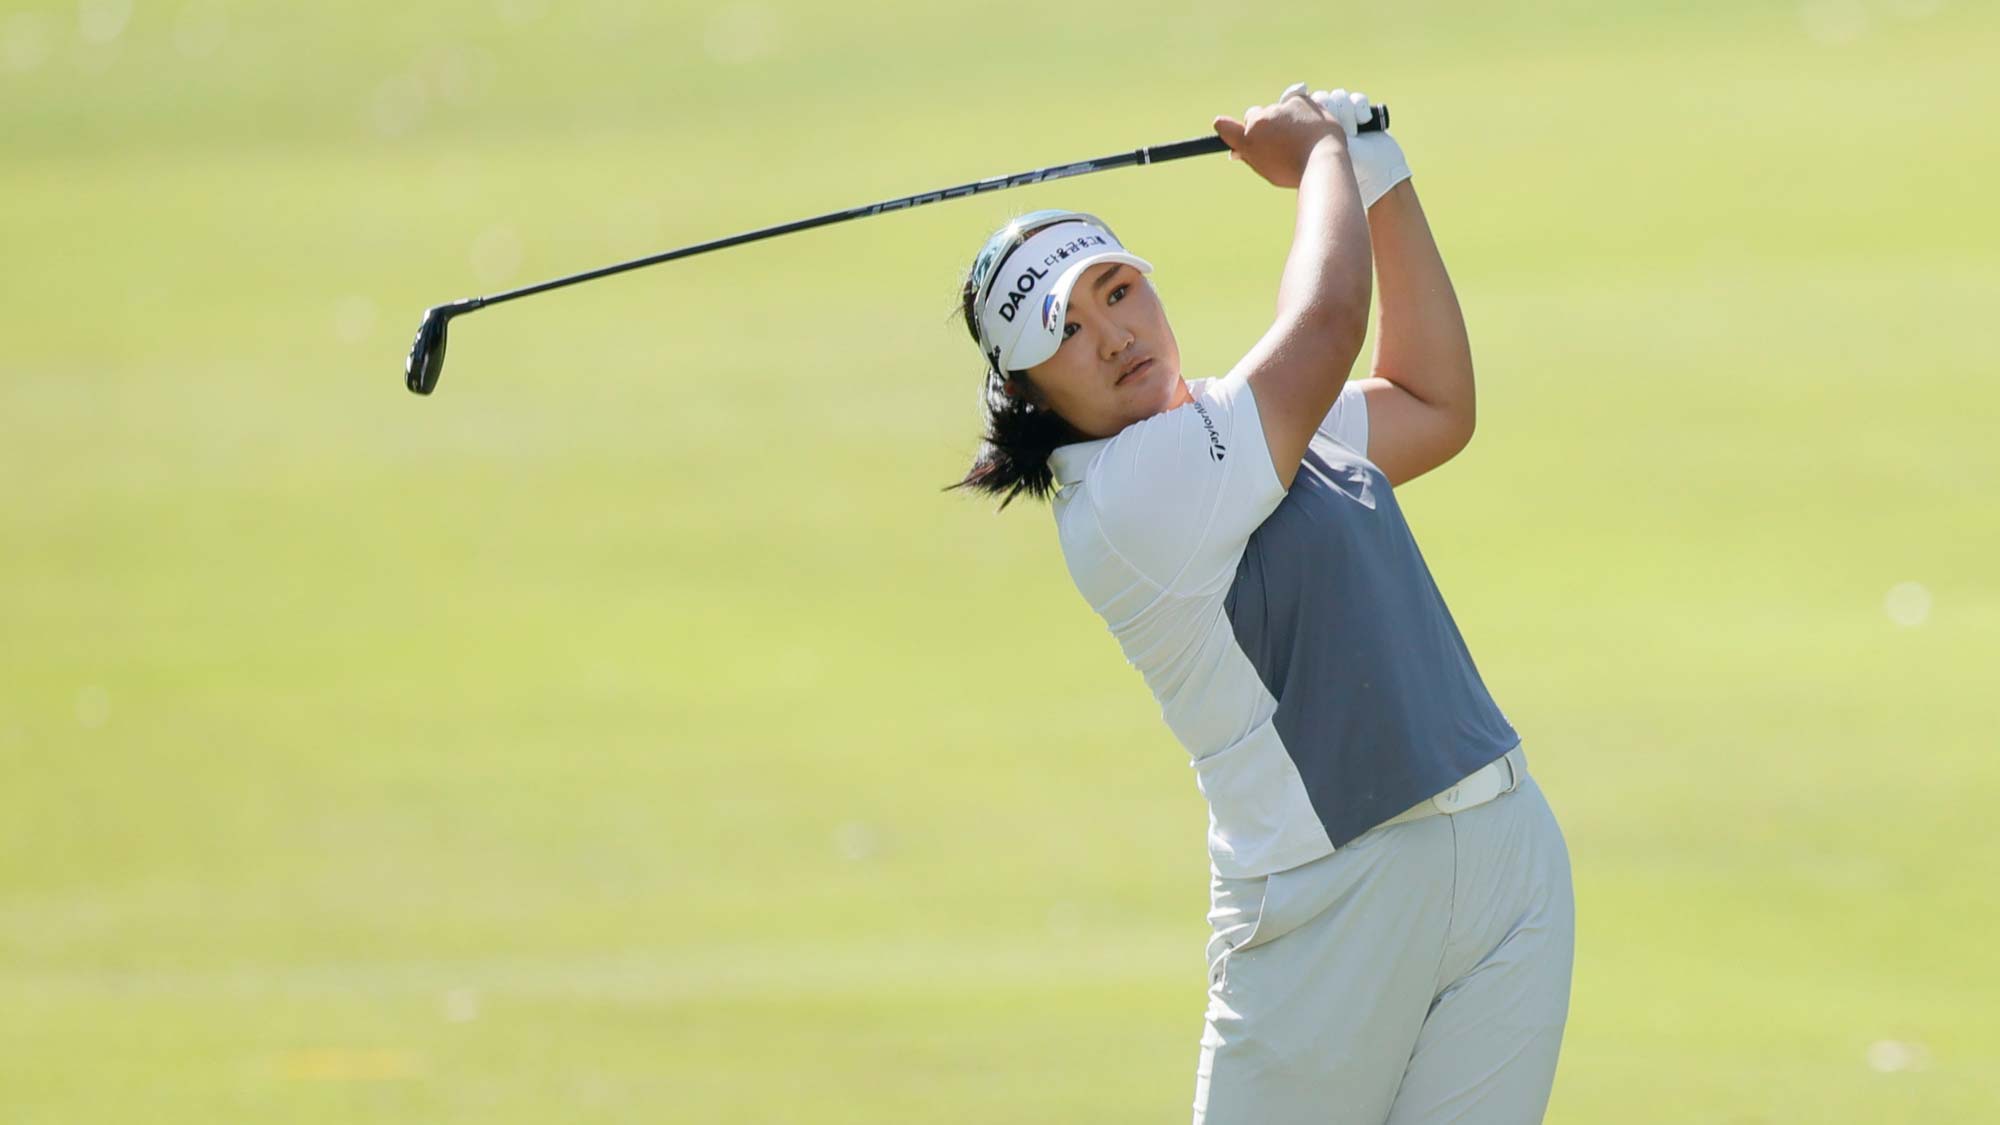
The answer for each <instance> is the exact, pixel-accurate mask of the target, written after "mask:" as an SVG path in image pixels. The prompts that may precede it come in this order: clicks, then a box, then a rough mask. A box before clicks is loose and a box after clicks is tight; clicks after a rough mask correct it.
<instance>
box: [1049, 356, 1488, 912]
mask: <svg viewBox="0 0 2000 1125" xmlns="http://www.w3.org/2000/svg"><path fill="white" fill-rule="evenodd" d="M1188 387H1189V390H1190V392H1191V393H1192V394H1193V396H1194V401H1193V402H1191V403H1187V404H1184V405H1182V406H1180V407H1179V408H1177V409H1174V410H1169V411H1166V412H1164V413H1161V414H1157V415H1154V416H1153V417H1151V418H1148V419H1145V420H1144V421H1141V422H1135V423H1133V424H1132V425H1130V426H1127V427H1126V428H1125V429H1124V430H1122V431H1120V432H1119V433H1117V434H1116V435H1114V436H1112V437H1108V438H1101V439H1098V440H1096V441H1087V442H1079V443H1076V444H1073V445H1065V446H1062V447H1060V448H1058V449H1056V450H1055V451H1054V453H1053V454H1052V455H1051V456H1050V459H1049V463H1050V467H1051V468H1052V469H1053V471H1054V472H1055V475H1056V481H1057V484H1058V486H1059V490H1058V491H1057V493H1056V495H1055V499H1054V504H1053V508H1054V513H1055V519H1056V526H1057V531H1058V534H1059V537H1060V539H1061V543H1062V552H1063V558H1064V561H1065V562H1066V563H1067V564H1068V567H1069V572H1070V577H1071V578H1072V579H1074V580H1075V582H1076V586H1077V589H1078V590H1079V591H1080V592H1081V593H1082V594H1083V596H1084V599H1085V600H1086V601H1088V602H1089V603H1090V605H1091V608H1093V609H1095V610H1096V611H1097V612H1098V614H1099V615H1100V616H1101V617H1103V619H1104V621H1105V624H1106V625H1107V626H1108V627H1109V628H1110V630H1111V634H1112V635H1113V636H1114V637H1116V638H1117V640H1118V643H1119V645H1120V647H1121V648H1122V649H1123V650H1124V653H1125V658H1126V659H1127V660H1128V661H1129V662H1130V663H1131V664H1132V665H1133V666H1134V667H1136V668H1137V669H1138V670H1139V672H1140V674H1141V675H1142V676H1144V677H1145V681H1146V685H1147V686H1148V687H1150V688H1151V689H1152V691H1153V695H1154V698H1155V699H1157V700H1158V701H1159V704H1160V711H1161V714H1162V716H1163V717H1164V718H1165V719H1166V723H1167V726H1168V727H1169V728H1170V729H1172V731H1173V732H1174V735H1175V736H1176V737H1177V738H1179V740H1180V742H1181V744H1182V745H1183V746H1184V747H1185V748H1186V749H1187V751H1188V754H1189V755H1190V756H1191V758H1192V759H1193V766H1194V770H1195V778H1196V783H1197V784H1198V785H1199V786H1200V789H1201V792H1202V794H1203V796H1204V797H1206V798H1207V801H1208V809H1209V831H1208V851H1209V858H1210V861H1211V866H1212V867H1213V868H1214V870H1215V871H1216V873H1218V874H1220V875H1223V876H1227V877H1230V878H1248V877H1252V876H1256V875H1266V874H1270V873H1272V872H1275V871H1282V870H1284V869H1286V868H1289V867H1295V866H1297V865H1299V864H1301V863H1305V862H1307V861H1309V860H1313V859H1317V858H1319V857H1320V856H1323V855H1326V854H1328V853H1330V852H1332V851H1334V850H1335V849H1336V848H1338V847H1340V846H1342V845H1344V844H1346V843H1347V842H1348V841H1350V840H1352V839H1354V838H1355V837H1356V836H1359V835H1361V834H1362V833H1363V832H1366V831H1367V830H1368V829H1370V828H1372V827H1374V826H1375V825H1377V824H1380V823H1381V822H1382V821H1384V820H1387V819H1389V818H1390V817H1392V816H1394V815H1396V814H1397V813H1400V812H1402V811H1403V810H1405V809H1407V808H1409V807H1410V806H1412V805H1414V804H1416V803H1417V802H1419V801H1422V800H1424V799H1425V798H1427V797H1430V796H1432V795H1433V794H1436V793H1440V792H1443V791H1444V790H1446V789H1449V788H1450V787H1451V786H1452V785H1454V784H1456V783H1457V782H1458V781H1459V780H1460V779H1462V778H1463V777H1465V776H1466V775H1467V774H1470V773H1472V772H1473V771H1475V770H1477V769H1479V768H1480V767H1481V766H1484V765H1486V764H1487V763H1488V762H1491V761H1493V760H1495V759H1497V758H1500V757H1502V756H1504V755H1505V754H1506V753H1507V751H1509V750H1511V749H1512V748H1513V747H1514V746H1515V745H1517V744H1518V743H1519V741H1520V739H1519V737H1518V736H1517V735H1516V734H1515V732H1514V728H1513V727H1512V725H1511V724H1509V723H1508V721H1507V719H1506V717H1505V716H1504V715H1502V714H1501V712H1500V709H1499V707H1498V706H1496V705H1495V704H1494V702H1493V700H1492V698H1491V696H1489V695H1488V694H1487V692H1486V688H1485V685H1484V684H1483V683H1482V682H1481V680H1480V678H1479V673H1478V671H1477V669H1476V668H1475V667H1474V666H1473V663H1472V658H1471V655H1470V654H1469V653H1468V652H1467V651H1466V648H1465V643H1464V640H1463V638H1461V637H1460V636H1459V632H1458V628H1457V626H1456V625H1455V624H1454V623H1453V622H1452V619H1451V614H1450V612H1449V610H1447V609H1446V607H1445V604H1444V599H1443V597H1442V596H1441V595H1440V594H1439V593H1438V590H1437V586H1436V584H1435V583H1434V582H1433V581H1432V580H1431V575H1430V570H1429V568H1428V567H1427V566H1426V565H1425V564H1424V561H1423V556H1422V555H1421V554H1420V553H1419V552H1418V550H1417V546H1416V541H1415V540H1414V539H1413V538H1412V537H1411V535H1410V531H1409V527H1408V525H1407V524H1406V523H1405V522H1404V520H1403V515H1402V511H1401V509H1400V507H1399V506H1398V505H1397V503H1396V499H1395V496H1394V494H1393V493H1392V492H1391V491H1390V488H1389V482H1388V480H1387V478H1385V477H1384V476H1383V475H1382V472H1381V470H1380V469H1378V468H1376V467H1375V465H1374V464H1373V463H1372V462H1370V461H1369V460H1368V458H1367V448H1368V407H1367V403H1366V401H1365V400H1364V399H1363V397H1362V394H1361V389H1360V388H1359V387H1358V386H1356V385H1354V384H1351V383H1350V384H1349V385H1348V387H1347V388H1346V389H1345V390H1344V391H1343V392H1342V394H1341V395H1340V397H1339V399H1338V400H1337V401H1336V402H1335V404H1334V407H1333V409H1332V411H1330V412H1329V413H1328V415H1327V417H1326V419H1325V420H1324V421H1323V422H1322V423H1321V424H1320V426H1319V429H1318V432H1317V433H1316V434H1315V435H1314V437H1313V439H1312V441H1311V444H1310V447H1309V448H1308V450H1307V451H1306V455H1305V458H1304V460H1303V461H1302V463H1301V464H1300V466H1299V473H1298V476H1297V478H1296V479H1295V480H1294V481H1293V484H1292V487H1291V488H1290V489H1289V490H1287V489H1286V488H1285V487H1284V486H1283V485H1282V484H1280V483H1279V481H1278V476H1277V473H1276V471H1275V469H1274V468H1273V467H1272V463H1271V455H1270V451H1269V448H1268V447H1267V446H1266V444H1265V441H1264V430H1263V424H1262V422H1261V421H1260V420H1259V418H1258V414H1257V402H1256V397H1255V395H1254V394H1253V393H1252V391H1251V388H1250V385H1249V383H1248V382H1247V381H1245V379H1244V377H1243V376H1241V375H1239V374H1234V373H1232V374H1231V375H1229V376H1226V377H1224V378H1220V379H1200V380H1192V381H1190V382H1189V384H1188Z"/></svg>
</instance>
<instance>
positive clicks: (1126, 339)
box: [1104, 327, 1138, 359]
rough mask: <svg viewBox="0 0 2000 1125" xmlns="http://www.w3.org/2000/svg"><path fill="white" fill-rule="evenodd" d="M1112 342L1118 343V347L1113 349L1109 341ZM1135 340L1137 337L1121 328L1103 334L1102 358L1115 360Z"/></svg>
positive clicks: (1129, 330)
mask: <svg viewBox="0 0 2000 1125" xmlns="http://www.w3.org/2000/svg"><path fill="white" fill-rule="evenodd" d="M1113 340H1117V341H1119V344H1118V346H1117V347H1115V348H1114V347H1112V346H1111V341H1113ZM1137 340H1138V337H1136V336H1134V335H1132V331H1131V329H1128V328H1122V327H1114V328H1112V329H1111V330H1110V331H1109V332H1106V333H1105V334H1104V358H1105V359H1117V358H1118V357H1119V356H1120V355H1121V354H1123V353H1124V351H1125V349H1126V348H1129V347H1131V346H1132V345H1133V344H1134V343H1135V342H1137Z"/></svg>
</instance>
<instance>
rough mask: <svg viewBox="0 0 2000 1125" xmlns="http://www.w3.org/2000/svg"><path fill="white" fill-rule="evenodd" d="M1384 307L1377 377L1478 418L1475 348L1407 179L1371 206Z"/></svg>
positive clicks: (1380, 316) (1378, 329)
mask: <svg viewBox="0 0 2000 1125" xmlns="http://www.w3.org/2000/svg"><path fill="white" fill-rule="evenodd" d="M1368 231H1369V235H1370V237H1371V239H1372V241H1373V244H1374V249H1375V277H1376V281H1377V283H1378V306H1377V317H1378V319H1377V321H1376V334H1375V361H1374V366H1373V369H1372V371H1371V374H1373V375H1375V376H1376V377H1378V378H1382V379H1387V380H1389V381H1390V382H1392V383H1395V384H1396V385H1397V386H1399V387H1401V388H1403V389H1404V390H1405V391H1408V392H1409V393H1410V394H1411V395H1412V396H1414V397H1415V398H1417V399H1419V400H1421V401H1423V402H1424V403H1427V404H1429V405H1431V406H1435V407H1440V408H1448V409H1451V410H1453V411H1461V410H1462V411H1463V412H1464V414H1465V418H1466V421H1467V422H1468V423H1470V421H1471V419H1472V415H1473V387H1472V345H1471V343H1470V342H1469V341H1468V340H1467V339H1466V335H1465V317H1464V315H1463V314H1462V313H1461V312H1460V311H1459V307H1458V296H1457V294H1456V293H1454V292H1453V291H1452V287H1451V277H1450V275H1449V274H1447V273H1446V272H1445V267H1444V258H1443V257H1442V256H1441V255H1440V254H1439V253H1438V247H1437V241H1436V239H1434V238H1432V237H1431V228H1430V224H1429V223H1428V222H1426V221H1425V219H1424V209H1423V205H1422V204H1420V203H1418V202H1417V193H1416V189H1415V188H1413V187H1412V186H1411V185H1410V181H1408V180H1404V181H1403V182H1402V183H1400V184H1397V185H1396V186H1395V187H1394V188H1392V189H1391V190H1390V191H1389V193H1388V194H1387V195H1384V196H1383V197H1382V198H1381V199H1380V200H1378V201H1376V204H1375V206H1374V207H1372V208H1370V209H1369V211H1368Z"/></svg>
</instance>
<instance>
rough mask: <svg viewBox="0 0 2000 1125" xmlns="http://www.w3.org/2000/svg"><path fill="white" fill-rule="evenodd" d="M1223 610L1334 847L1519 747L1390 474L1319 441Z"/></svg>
mask: <svg viewBox="0 0 2000 1125" xmlns="http://www.w3.org/2000/svg"><path fill="white" fill-rule="evenodd" d="M1223 607H1224V610H1225V611H1226V612H1227V613H1228V615H1229V621H1230V625H1231V627H1232V629H1233V630H1234V632H1235V634H1236V640H1237V643H1238V644H1239V645H1241V646H1242V648H1243V652H1244V654H1245V655H1247V656H1248V657H1249V658H1250V662H1251V664H1253V665H1254V666H1255V667H1256V669H1257V675H1258V678H1259V679H1261V680H1262V681H1263V682H1264V686H1265V688H1267V689H1268V690H1269V691H1270V693H1271V695H1272V697H1273V698H1275V699H1276V700H1277V701H1278V710H1277V716H1276V718H1275V719H1274V721H1273V722H1274V726H1275V727H1276V729H1277V731H1278V734H1279V737H1280V738H1282V739H1283V740H1284V743H1285V749H1286V752H1287V753H1288V754H1290V756H1291V758H1292V761H1293V763H1294V764H1295V765H1296V766H1297V767H1298V771H1299V776H1300V778H1301V779H1302V780H1303V781H1304V783H1305V788H1306V792H1307V795H1308V796H1309V797H1310V798H1311V801H1312V805H1313V809H1314V811H1315V812H1317V813H1318V815H1319V819H1320V823H1321V824H1322V825H1324V826H1325V828H1326V834H1327V837H1328V839H1330V840H1331V841H1332V842H1333V845H1334V846H1335V847H1336V848H1338V847H1342V846H1344V845H1346V844H1347V843H1348V842H1349V841H1351V840H1352V839H1354V838H1355V837H1356V836H1359V835H1361V834H1362V833H1364V832H1366V831H1368V830H1369V829H1370V828H1372V827H1374V826H1375V825H1377V824H1380V823H1381V822H1382V821H1384V820H1387V819H1389V818H1390V817H1392V816H1395V815H1396V814H1397V813H1399V812H1402V811H1403V810H1404V809H1407V808H1409V807H1410V806H1411V805H1414V804H1416V803H1417V802H1419V801H1421V800H1423V799H1425V798H1426V797H1429V796H1431V795H1433V794H1436V793H1440V792H1443V791H1444V790H1446V789H1449V788H1451V787H1452V786H1453V785H1454V784H1456V783H1457V782H1458V781H1459V780H1460V779H1462V778H1464V777H1465V776H1466V775H1467V774H1469V773H1472V772H1473V771H1475V770H1477V769H1479V767H1481V766H1483V765H1486V764H1487V763H1488V762H1491V761H1493V760H1495V759H1497V758H1500V757H1503V756H1505V754H1506V753H1507V751H1509V750H1511V749H1513V748H1514V746H1515V745H1516V744H1518V743H1519V742H1520V738H1519V736H1518V735H1517V734H1516V733H1515V732H1514V728H1513V726H1512V725H1511V724H1510V723H1508V721H1507V718H1506V716H1505V715H1503V714H1502V713H1501V711H1500V708H1499V707H1498V705H1496V704H1495V703H1494V702H1493V698H1492V696H1491V695H1489V694H1488V693H1487V691H1486V685H1485V684H1484V683H1483V682H1482V681H1481V680H1480V678H1479V671H1478V669H1477V668H1475V667H1474V666H1473V663H1472V655H1471V653H1469V652H1468V651H1466V647H1465V640H1464V638H1462V637H1461V636H1460V635H1459V632H1458V626H1457V624H1456V623H1454V622H1453V621H1452V619H1451V611H1450V610H1448V609H1447V608H1446V607H1445V603H1444V597H1443V596H1442V595H1441V594H1440V593H1439V592H1438V588H1437V584H1436V583H1435V582H1434V581H1432V579H1431V572H1430V568H1429V567H1428V566H1426V565H1425V564H1424V559H1423V555H1422V554H1421V553H1420V552H1419V551H1418V550H1417V543H1416V540H1415V539H1414V538H1413V537H1412V536H1411V534H1410V529H1409V525H1408V524H1407V523H1405V522H1404V519H1403V512H1402V509H1401V507H1400V506H1398V505H1397V503H1396V497H1395V494H1394V493H1393V492H1392V491H1391V490H1390V488H1389V481H1388V478H1386V477H1384V476H1383V475H1382V472H1381V470H1380V469H1378V468H1376V467H1375V466H1374V465H1373V464H1372V463H1370V462H1369V461H1368V460H1367V459H1366V458H1364V457H1362V456H1361V455H1359V454H1358V453H1356V452H1354V451H1353V450H1351V449H1348V448H1347V447H1345V446H1343V445H1340V444H1339V443H1337V442H1333V441H1330V440H1328V439H1327V438H1325V437H1324V436H1320V437H1315V438H1313V440H1312V443H1311V445H1310V446H1309V447H1308V448H1307V450H1306V454H1305V459H1304V461H1303V462H1302V463H1301V464H1300V465H1299V472H1298V476H1297V478H1296V479H1295V480H1294V481H1293V482H1292V487H1291V490H1290V492H1289V493H1288V494H1287V495H1286V496H1285V499H1284V500H1283V501H1282V502H1280V503H1279V504H1278V507H1277V508H1276V509H1275V510H1274V511H1273V512H1272V513H1271V514H1270V516H1268V517H1266V518H1265V520H1264V522H1263V523H1262V524H1261V525H1260V526H1259V527H1258V528H1257V530H1256V531H1255V532H1253V533H1252V534H1251V536H1250V541H1249V543H1248V545H1247V546H1246V547H1245V548H1244V551H1243V558H1242V561H1241V562H1239V563H1238V564H1237V568H1236V578H1235V581H1234V583H1233V584H1232V585H1231V587H1230V590H1229V593H1228V595H1227V596H1226V598H1225V599H1224V602H1223Z"/></svg>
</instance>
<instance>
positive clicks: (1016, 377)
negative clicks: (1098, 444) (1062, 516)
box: [944, 263, 1087, 511]
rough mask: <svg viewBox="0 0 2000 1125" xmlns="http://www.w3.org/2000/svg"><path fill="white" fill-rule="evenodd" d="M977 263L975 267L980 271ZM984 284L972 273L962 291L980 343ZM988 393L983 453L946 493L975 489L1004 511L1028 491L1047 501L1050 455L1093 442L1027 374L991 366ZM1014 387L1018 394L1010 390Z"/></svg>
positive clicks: (963, 309) (962, 305) (969, 326)
mask: <svg viewBox="0 0 2000 1125" xmlns="http://www.w3.org/2000/svg"><path fill="white" fill-rule="evenodd" d="M976 266H977V263H975V270H976ZM978 299H979V283H978V280H977V275H976V273H975V272H974V271H967V273H966V275H965V282H964V284H963V285H962V286H961V287H960V292H959V311H960V313H961V314H962V315H963V316H964V317H965V330H966V331H967V332H969V333H971V334H972V341H973V343H974V344H975V345H976V344H977V343H978V342H979V320H978V317H979V311H978V309H977V308H976V307H975V305H976V304H977V302H978ZM985 379H986V382H985V391H984V393H983V394H982V395H981V396H980V401H981V403H982V404H983V405H984V406H985V409H986V429H985V432H984V433H983V434H982V435H981V437H980V443H979V453H978V455H977V456H975V457H974V458H973V460H972V467H971V468H970V469H967V470H966V472H965V476H964V477H963V478H961V479H960V480H959V481H958V483H957V484H948V485H946V486H945V487H944V491H946V492H950V491H952V490H953V489H959V488H969V489H971V490H973V491H974V492H984V493H987V494H988V495H991V496H998V497H1000V507H998V508H996V509H994V510H995V511H1004V510H1006V507H1007V505H1008V504H1010V503H1012V502H1013V500H1014V498H1015V497H1016V496H1019V495H1020V494H1022V493H1023V492H1025V493H1027V494H1028V495H1029V496H1031V497H1033V498H1035V499H1037V500H1047V499H1048V498H1049V496H1050V495H1051V494H1053V493H1054V492H1055V490H1056V480H1055V472H1054V470H1052V469H1050V468H1049V454H1050V453H1053V452H1055V448H1056V446H1059V445H1068V444H1070V443H1072V442H1078V441H1085V440H1087V438H1086V435H1084V434H1083V433H1082V432H1080V431H1079V430H1077V428H1076V427H1075V426H1072V425H1070V424H1069V422H1068V421H1066V420H1065V419H1064V418H1063V416H1062V415H1060V414H1057V413H1056V412H1055V411H1054V410H1052V409H1050V408H1049V406H1048V402H1047V400H1046V399H1045V398H1044V397H1043V395H1042V393H1041V390H1040V389H1039V388H1037V387H1036V386H1035V384H1034V381H1033V380H1031V379H1029V378H1028V373H1027V372H1026V371H1009V372H1007V373H1006V375H1005V376H1002V375H1001V374H1000V371H999V369H998V368H997V367H995V366H994V364H993V363H992V362H990V361H989V362H988V363H987V364H986V373H985ZM1009 383H1012V384H1013V386H1014V391H1013V392H1012V393H1010V392H1009V390H1008V386H1007V385H1008V384H1009Z"/></svg>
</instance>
